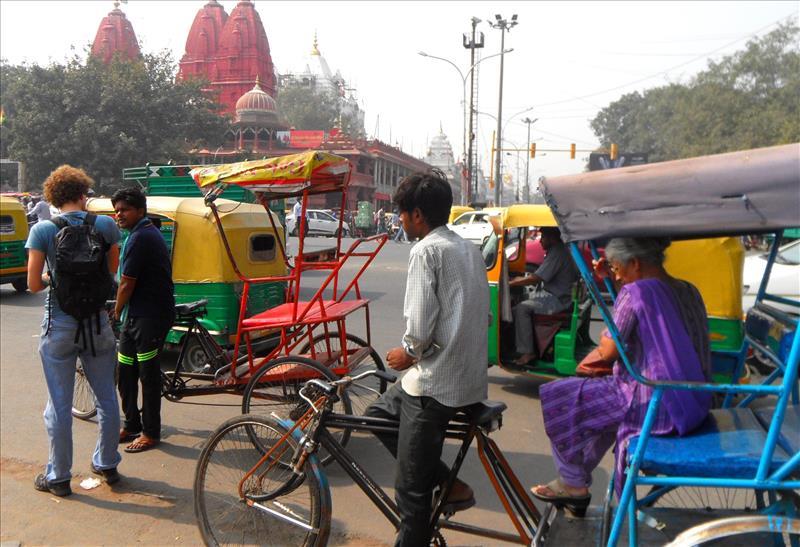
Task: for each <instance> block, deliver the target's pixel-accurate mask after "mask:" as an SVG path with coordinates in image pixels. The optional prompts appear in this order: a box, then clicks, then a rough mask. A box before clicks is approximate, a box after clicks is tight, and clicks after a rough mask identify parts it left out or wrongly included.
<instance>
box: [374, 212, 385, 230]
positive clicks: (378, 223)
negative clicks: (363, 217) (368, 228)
mask: <svg viewBox="0 0 800 547" xmlns="http://www.w3.org/2000/svg"><path fill="white" fill-rule="evenodd" d="M375 233H376V234H385V233H386V215H385V213H384V211H383V207H381V208H380V209H378V211H377V212H376V213H375Z"/></svg>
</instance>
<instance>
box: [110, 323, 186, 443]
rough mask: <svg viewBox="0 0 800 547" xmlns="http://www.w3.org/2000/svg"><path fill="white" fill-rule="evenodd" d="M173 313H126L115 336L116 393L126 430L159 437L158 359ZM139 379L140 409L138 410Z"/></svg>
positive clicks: (155, 437)
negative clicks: (132, 315)
mask: <svg viewBox="0 0 800 547" xmlns="http://www.w3.org/2000/svg"><path fill="white" fill-rule="evenodd" d="M172 321H173V317H172V316H171V315H167V316H165V317H129V318H127V319H126V320H125V323H124V324H123V325H122V333H121V334H120V339H119V353H118V355H117V359H118V361H119V395H120V399H121V402H122V412H123V413H124V415H125V420H124V422H123V427H124V428H125V430H126V431H128V432H130V433H139V432H143V433H144V434H145V435H146V436H147V437H149V438H151V439H156V440H158V439H160V438H161V359H160V358H159V356H160V353H161V348H162V346H163V345H164V339H165V338H166V337H167V333H168V332H169V329H170V328H171V327H172ZM139 381H141V383H142V410H141V413H140V412H139V401H138V399H139Z"/></svg>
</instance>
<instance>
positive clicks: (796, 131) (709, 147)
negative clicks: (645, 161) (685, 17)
mask: <svg viewBox="0 0 800 547" xmlns="http://www.w3.org/2000/svg"><path fill="white" fill-rule="evenodd" d="M799 35H800V29H798V26H797V25H796V24H794V23H786V24H783V25H781V26H779V27H778V28H777V29H775V30H774V31H772V32H770V33H769V34H767V35H765V36H763V37H762V38H760V39H756V40H752V41H750V42H748V43H747V44H746V46H745V48H744V49H743V50H741V51H738V52H736V53H735V54H733V55H730V56H726V57H724V58H723V59H722V60H721V61H720V62H719V63H714V62H712V63H709V65H708V68H707V69H706V70H704V71H702V72H700V73H699V74H697V75H696V76H695V77H694V78H693V79H692V80H691V81H690V82H688V83H687V84H671V85H667V86H661V87H657V88H653V89H649V90H647V91H645V92H643V93H639V92H634V93H629V94H626V95H623V96H622V97H621V98H620V99H618V100H617V101H614V102H613V103H611V104H610V105H608V106H607V107H606V108H604V109H602V110H601V111H600V112H599V113H598V115H597V116H596V117H595V119H594V120H593V121H592V123H591V125H592V129H593V130H594V132H595V134H596V135H597V136H598V137H599V138H600V141H601V143H602V145H603V146H604V147H608V146H609V145H610V144H611V143H616V144H618V145H619V147H620V149H621V150H629V151H640V152H648V153H649V154H650V161H665V160H670V159H678V158H686V157H692V156H698V155H704V154H714V153H722V152H729V151H733V150H742V149H748V148H757V147H762V146H772V145H777V144H784V143H789V142H797V141H798V140H800V112H798V108H800V105H798V100H797V97H799V96H800V47H798V36H799Z"/></svg>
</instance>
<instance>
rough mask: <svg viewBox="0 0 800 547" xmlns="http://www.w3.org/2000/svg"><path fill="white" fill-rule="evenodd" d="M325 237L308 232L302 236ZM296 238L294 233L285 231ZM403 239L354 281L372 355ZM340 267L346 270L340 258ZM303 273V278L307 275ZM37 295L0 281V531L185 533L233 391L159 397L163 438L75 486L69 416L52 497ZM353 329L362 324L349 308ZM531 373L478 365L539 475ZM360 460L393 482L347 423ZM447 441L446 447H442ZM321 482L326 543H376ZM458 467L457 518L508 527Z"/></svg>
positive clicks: (339, 493)
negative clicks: (66, 477)
mask: <svg viewBox="0 0 800 547" xmlns="http://www.w3.org/2000/svg"><path fill="white" fill-rule="evenodd" d="M331 242H332V240H330V239H325V238H311V239H310V240H309V245H310V246H313V247H324V246H329V245H330V244H331ZM292 244H293V245H294V247H293V248H294V249H296V248H297V247H296V241H293V242H292ZM410 248H411V247H410V245H403V244H396V243H392V242H389V243H388V244H387V246H386V247H385V248H384V250H383V251H382V253H381V255H380V256H379V257H378V258H377V259H376V262H375V263H374V265H373V266H372V267H371V268H370V270H369V271H368V272H367V273H366V274H365V277H364V278H363V281H362V283H361V288H362V290H363V292H364V294H365V295H366V296H367V297H368V298H371V299H372V300H373V304H372V306H371V320H372V339H373V345H374V346H375V347H376V348H377V350H378V352H379V353H380V354H381V355H383V354H385V352H386V351H387V350H388V349H389V348H390V347H392V346H395V345H397V343H398V340H399V337H400V334H401V333H402V328H403V319H402V300H403V294H404V291H405V275H406V263H407V259H408V252H409V249H410ZM348 271H350V272H352V271H353V270H352V269H350V270H348ZM312 279H313V276H309V283H313V281H312ZM43 300H44V297H43V296H42V295H31V294H26V295H17V294H16V293H14V292H13V290H12V289H11V288H10V286H9V285H3V286H0V326H1V328H0V333H1V338H0V343H1V344H2V345H1V346H0V407H1V412H0V435H1V436H2V443H0V473H1V474H2V477H1V478H2V480H0V496H1V498H2V499H1V502H0V521H2V529H1V530H0V541H4V542H5V541H10V542H20V543H22V544H23V545H26V544H131V543H140V544H149V545H155V544H173V543H174V544H197V543H199V542H200V536H199V533H198V531H197V527H196V524H195V520H194V514H193V510H192V481H193V475H194V467H195V462H196V460H197V456H198V454H199V452H200V449H201V446H202V444H203V442H204V441H205V439H206V438H207V436H208V434H209V433H210V432H211V431H213V430H214V428H215V427H216V426H217V425H219V424H220V423H221V422H222V421H223V420H225V419H227V418H229V417H231V416H234V415H236V414H238V412H239V410H238V403H239V399H238V398H235V397H232V396H215V397H203V398H199V399H194V400H192V401H190V402H192V403H200V402H203V403H211V402H213V403H221V404H226V403H227V404H232V405H234V406H197V405H194V404H179V403H170V402H166V401H165V402H164V403H163V407H162V408H163V410H162V416H163V423H164V431H163V442H162V444H161V447H160V448H159V449H158V450H154V451H150V452H145V453H142V454H136V455H128V454H125V455H123V461H122V464H121V465H120V468H119V469H120V472H121V474H122V475H123V481H122V482H121V483H120V484H118V485H116V486H115V487H114V488H113V489H112V488H109V487H108V486H106V485H102V486H100V487H99V488H96V489H93V490H89V491H85V490H82V489H81V488H80V487H79V486H78V483H79V482H80V480H82V479H83V478H86V477H89V476H91V474H90V472H89V462H90V457H91V452H92V449H93V446H94V440H95V434H96V433H95V432H96V425H95V424H94V423H87V422H82V421H80V420H76V421H75V423H74V424H73V431H74V439H75V452H74V462H75V463H74V466H73V474H74V475H75V480H73V481H72V487H73V491H74V492H75V494H73V496H71V497H69V498H62V499H56V498H54V497H52V496H50V495H47V494H43V493H40V492H36V491H34V489H33V485H32V481H33V477H34V476H35V475H36V473H38V472H40V471H41V469H42V467H43V466H44V464H45V463H46V456H47V437H46V434H45V431H44V426H43V422H42V418H41V415H42V411H43V409H44V405H45V401H46V390H45V386H44V381H43V376H42V372H41V366H40V362H39V357H38V355H37V343H38V336H39V330H40V329H39V325H40V322H41V317H42V305H43ZM351 330H352V331H353V332H356V333H363V330H364V329H363V320H362V319H361V317H357V318H356V320H354V322H353V324H352V329H351ZM538 386H539V383H538V381H536V380H534V379H531V378H526V377H523V376H519V375H512V374H509V373H506V372H504V371H502V370H499V369H497V368H493V369H491V370H490V386H489V396H490V398H491V399H495V400H502V401H504V402H506V403H507V404H508V406H509V410H508V411H507V412H506V414H505V417H504V427H503V429H502V430H500V431H499V432H497V433H495V434H493V437H494V438H495V439H496V440H497V441H498V443H499V445H500V446H501V447H502V448H503V450H504V451H505V454H506V456H507V457H508V459H509V461H510V462H511V465H512V466H513V467H514V469H515V470H516V471H517V473H518V475H519V477H520V479H521V481H522V483H523V484H526V485H528V484H533V483H536V482H541V481H545V480H549V479H551V478H552V477H553V475H554V468H553V465H552V462H551V458H550V449H549V443H548V441H547V438H546V436H545V434H544V430H543V426H542V419H541V408H540V405H539V402H538ZM349 447H350V449H351V450H352V451H353V453H355V454H358V457H359V458H360V459H361V460H362V462H363V463H364V466H365V468H366V469H367V471H368V472H370V473H371V474H373V476H374V478H375V479H376V480H377V481H378V482H379V484H381V485H382V486H384V487H386V488H387V489H389V490H391V485H392V484H393V466H394V463H393V460H392V459H391V458H390V457H389V456H388V454H387V453H386V452H385V450H384V449H383V447H382V446H381V445H379V444H378V442H377V441H376V440H375V439H373V438H372V437H370V436H365V435H357V436H355V438H354V439H353V440H352V441H351V444H350V445H349ZM454 453H455V451H454V446H452V445H448V446H447V447H446V454H447V455H448V456H450V457H452V456H453V455H454ZM611 466H612V459H611V457H610V456H606V458H605V460H604V461H603V464H602V466H601V468H600V469H598V470H597V471H596V472H595V481H596V482H595V485H594V487H593V494H594V496H595V499H598V500H599V499H602V495H603V491H604V488H605V485H606V482H607V479H608V472H609V470H610V469H611ZM327 472H328V476H329V479H330V482H331V486H332V494H333V519H334V535H333V537H332V540H331V544H332V545H386V544H391V543H392V540H393V531H392V529H391V527H390V525H389V524H388V523H387V522H386V521H385V520H384V519H383V518H382V515H381V514H380V513H379V512H378V510H377V509H375V508H374V506H372V504H371V503H370V502H369V501H368V500H367V498H366V497H365V496H363V495H362V494H361V493H360V492H359V491H358V490H357V488H356V487H354V486H353V485H352V484H350V481H349V479H348V477H347V476H346V475H345V473H344V472H343V471H342V470H341V469H337V468H336V467H335V466H334V467H330V468H328V469H327ZM462 477H463V478H465V479H466V480H467V481H468V482H469V483H470V484H472V486H473V488H475V490H476V492H477V498H478V506H477V507H476V508H474V509H470V510H469V511H466V512H464V513H462V514H461V515H460V516H459V520H462V521H464V522H468V523H472V524H480V525H482V526H488V527H492V528H498V529H504V530H509V531H511V530H510V525H509V523H508V522H507V518H506V517H505V513H504V512H503V509H502V507H501V505H500V503H499V502H498V501H497V498H496V497H495V494H494V492H493V490H492V489H491V486H490V484H489V483H488V480H487V479H486V478H485V476H484V475H483V472H482V468H481V467H480V462H479V460H478V458H477V455H476V454H475V453H474V451H473V452H472V453H471V454H470V455H469V456H468V458H467V461H466V464H465V467H464V470H463V474H462ZM445 537H446V539H447V541H448V543H449V544H451V545H491V544H492V543H491V542H488V541H484V540H481V539H480V538H472V537H467V536H463V535H460V534H456V533H452V532H448V533H446V534H445Z"/></svg>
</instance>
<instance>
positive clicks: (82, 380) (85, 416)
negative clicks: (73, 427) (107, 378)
mask: <svg viewBox="0 0 800 547" xmlns="http://www.w3.org/2000/svg"><path fill="white" fill-rule="evenodd" d="M80 386H83V388H84V389H85V391H86V392H88V393H90V394H91V395H92V401H93V404H92V408H91V409H89V410H83V409H82V408H79V407H76V406H75V396H76V394H77V392H78V390H79V389H81V387H80ZM72 415H73V416H74V417H75V418H78V419H79V420H91V419H92V418H94V417H95V416H97V401H96V400H95V399H94V392H93V391H92V386H90V385H89V379H88V378H86V374H84V373H83V366H82V365H81V364H80V363H76V364H75V385H74V386H73V388H72Z"/></svg>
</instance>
